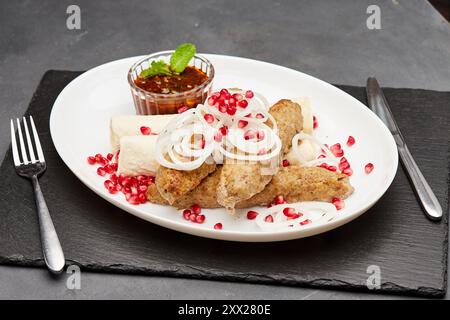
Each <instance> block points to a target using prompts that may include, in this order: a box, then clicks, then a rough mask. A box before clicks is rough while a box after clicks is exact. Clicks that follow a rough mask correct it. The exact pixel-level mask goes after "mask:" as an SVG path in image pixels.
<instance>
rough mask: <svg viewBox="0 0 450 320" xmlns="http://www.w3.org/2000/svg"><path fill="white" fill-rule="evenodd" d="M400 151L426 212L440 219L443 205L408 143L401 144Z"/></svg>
mask: <svg viewBox="0 0 450 320" xmlns="http://www.w3.org/2000/svg"><path fill="white" fill-rule="evenodd" d="M398 152H399V154H400V158H401V159H402V162H403V165H404V167H405V169H406V172H407V173H408V176H409V179H410V180H411V182H412V184H413V185H414V187H415V188H414V190H415V191H416V193H417V196H418V197H419V199H420V203H421V205H422V207H423V209H424V210H425V214H426V215H427V217H428V218H430V219H431V220H440V219H441V218H442V207H441V205H440V204H439V201H438V199H437V198H436V196H435V195H434V193H433V191H432V190H431V187H430V186H429V185H428V182H427V181H426V180H425V178H424V176H423V174H422V172H421V171H420V169H419V167H418V166H417V164H416V162H415V161H414V159H413V157H412V155H411V153H410V152H409V149H408V147H407V146H406V144H403V145H399V146H398Z"/></svg>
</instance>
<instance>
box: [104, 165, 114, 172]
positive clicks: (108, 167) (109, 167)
mask: <svg viewBox="0 0 450 320" xmlns="http://www.w3.org/2000/svg"><path fill="white" fill-rule="evenodd" d="M103 169H105V171H106V173H108V174H111V173H113V172H114V169H113V168H112V167H111V165H109V164H107V165H106V166H104V167H103Z"/></svg>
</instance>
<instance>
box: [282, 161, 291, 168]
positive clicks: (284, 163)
mask: <svg viewBox="0 0 450 320" xmlns="http://www.w3.org/2000/svg"><path fill="white" fill-rule="evenodd" d="M282 165H283V167H289V165H290V163H289V161H288V160H286V159H284V160H283V162H282Z"/></svg>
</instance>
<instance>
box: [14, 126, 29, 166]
mask: <svg viewBox="0 0 450 320" xmlns="http://www.w3.org/2000/svg"><path fill="white" fill-rule="evenodd" d="M17 131H18V132H19V143H20V151H21V153H22V161H23V164H28V163H29V161H28V156H27V150H26V149H25V142H24V141H23V135H22V128H21V127H20V120H19V118H17Z"/></svg>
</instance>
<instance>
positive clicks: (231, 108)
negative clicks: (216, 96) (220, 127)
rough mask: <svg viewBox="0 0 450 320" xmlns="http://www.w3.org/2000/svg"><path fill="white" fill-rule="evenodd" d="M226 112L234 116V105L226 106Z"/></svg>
mask: <svg viewBox="0 0 450 320" xmlns="http://www.w3.org/2000/svg"><path fill="white" fill-rule="evenodd" d="M227 113H228V114H229V115H230V116H234V115H235V114H236V107H232V106H228V107H227Z"/></svg>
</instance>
